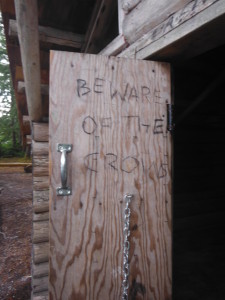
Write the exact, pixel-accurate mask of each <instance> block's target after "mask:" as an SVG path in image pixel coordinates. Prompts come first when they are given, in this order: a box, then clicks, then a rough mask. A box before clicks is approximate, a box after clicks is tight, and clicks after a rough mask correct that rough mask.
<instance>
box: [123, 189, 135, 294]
mask: <svg viewBox="0 0 225 300" xmlns="http://www.w3.org/2000/svg"><path fill="white" fill-rule="evenodd" d="M132 198H133V195H130V194H126V195H125V196H124V201H125V204H126V205H125V209H124V213H123V218H124V226H123V236H124V241H123V283H122V290H123V294H122V300H128V289H129V274H130V266H129V250H130V242H129V240H128V238H129V236H130V208H129V205H130V201H131V199H132Z"/></svg>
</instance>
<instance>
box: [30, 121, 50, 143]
mask: <svg viewBox="0 0 225 300" xmlns="http://www.w3.org/2000/svg"><path fill="white" fill-rule="evenodd" d="M33 139H34V140H35V141H36V142H48V141H49V132H48V124H47V123H33Z"/></svg>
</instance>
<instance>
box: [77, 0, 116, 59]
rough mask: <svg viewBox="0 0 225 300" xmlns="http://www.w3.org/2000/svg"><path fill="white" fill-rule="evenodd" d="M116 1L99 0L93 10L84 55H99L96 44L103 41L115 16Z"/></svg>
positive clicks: (83, 50) (83, 49)
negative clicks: (113, 11)
mask: <svg viewBox="0 0 225 300" xmlns="http://www.w3.org/2000/svg"><path fill="white" fill-rule="evenodd" d="M115 3H116V1H115V0H97V1H96V4H95V8H94V10H93V13H92V16H91V20H90V22H89V25H88V30H87V33H86V35H85V42H84V45H83V47H82V49H81V52H84V53H97V51H98V49H97V47H96V43H98V42H99V41H100V40H102V39H103V37H104V34H105V33H106V30H107V28H108V25H109V24H110V21H111V18H112V16H113V13H112V10H113V9H114V7H115Z"/></svg>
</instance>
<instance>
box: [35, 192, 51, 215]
mask: <svg viewBox="0 0 225 300" xmlns="http://www.w3.org/2000/svg"><path fill="white" fill-rule="evenodd" d="M33 210H34V212H35V213H41V212H47V211H49V191H48V190H45V191H33Z"/></svg>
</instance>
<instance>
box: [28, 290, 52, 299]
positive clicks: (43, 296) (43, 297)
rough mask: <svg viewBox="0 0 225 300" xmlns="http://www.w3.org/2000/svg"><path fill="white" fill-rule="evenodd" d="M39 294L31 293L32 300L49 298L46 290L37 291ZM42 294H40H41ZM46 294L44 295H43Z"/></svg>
mask: <svg viewBox="0 0 225 300" xmlns="http://www.w3.org/2000/svg"><path fill="white" fill-rule="evenodd" d="M37 294H38V295H39V296H36V294H33V297H32V300H49V298H48V292H47V291H46V292H45V293H43V292H42V293H37ZM41 294H42V296H41ZM45 294H46V295H45Z"/></svg>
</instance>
